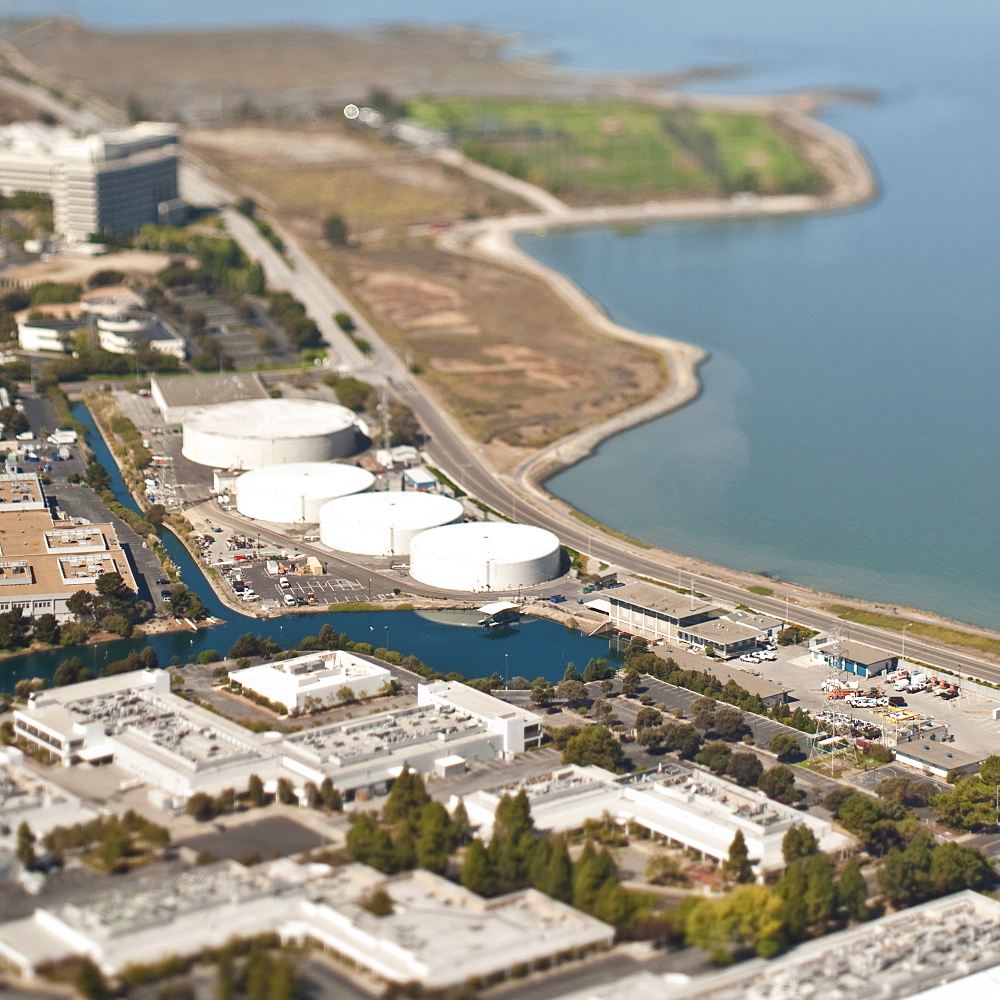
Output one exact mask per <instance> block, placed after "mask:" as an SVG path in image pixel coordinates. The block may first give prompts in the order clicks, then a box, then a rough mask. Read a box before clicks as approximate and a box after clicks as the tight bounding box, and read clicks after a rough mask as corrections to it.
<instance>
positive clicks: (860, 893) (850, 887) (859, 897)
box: [837, 858, 868, 920]
mask: <svg viewBox="0 0 1000 1000" xmlns="http://www.w3.org/2000/svg"><path fill="white" fill-rule="evenodd" d="M837 896H838V898H839V899H840V903H841V905H842V906H843V907H844V909H846V910H847V913H848V916H850V917H852V918H853V919H854V920H864V919H865V917H866V916H867V915H868V883H867V882H865V878H864V876H863V875H862V874H861V866H860V865H859V864H858V862H857V859H856V858H851V860H850V861H848V862H847V864H846V865H845V866H844V870H843V871H842V872H841V873H840V878H839V879H838V881H837Z"/></svg>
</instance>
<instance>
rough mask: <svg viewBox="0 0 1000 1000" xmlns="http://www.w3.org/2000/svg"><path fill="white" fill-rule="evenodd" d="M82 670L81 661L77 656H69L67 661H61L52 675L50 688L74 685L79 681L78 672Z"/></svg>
mask: <svg viewBox="0 0 1000 1000" xmlns="http://www.w3.org/2000/svg"><path fill="white" fill-rule="evenodd" d="M83 669H84V666H83V661H82V660H81V659H80V657H79V656H71V657H70V658H69V659H68V660H63V662H62V663H60V664H59V666H58V667H56V672H55V673H54V674H53V675H52V686H53V687H65V686H66V685H67V684H76V683H77V682H78V681H79V680H80V672H81V671H82V670H83Z"/></svg>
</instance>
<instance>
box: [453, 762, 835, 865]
mask: <svg viewBox="0 0 1000 1000" xmlns="http://www.w3.org/2000/svg"><path fill="white" fill-rule="evenodd" d="M661 768H662V770H661V771H660V773H657V774H650V775H648V776H641V777H639V778H632V777H629V776H624V777H619V776H616V775H613V774H611V773H610V772H608V771H605V770H604V769H603V768H599V767H577V766H575V765H566V766H565V767H562V768H558V769H556V770H554V771H551V772H549V773H548V774H543V775H537V776H534V777H531V778H529V779H525V780H520V781H513V782H506V783H504V784H501V785H495V786H493V787H492V788H488V789H483V790H479V791H475V792H471V793H469V794H468V795H465V796H463V797H462V800H463V802H464V803H465V808H466V810H467V811H468V814H469V818H470V820H471V821H472V822H473V823H474V824H479V825H480V826H481V828H482V830H483V831H484V832H485V833H486V835H487V836H489V833H490V832H491V831H492V825H493V816H494V813H495V812H496V807H497V805H498V804H499V802H500V799H501V797H502V796H503V795H504V794H505V793H508V794H516V793H517V792H519V791H520V790H522V789H523V790H524V791H525V792H526V794H527V796H528V800H529V802H530V804H531V814H532V817H533V819H534V821H535V825H536V827H537V828H538V829H540V830H551V831H553V832H557V833H558V832H563V831H571V830H578V829H580V828H581V827H582V826H583V825H584V823H585V822H586V821H587V820H588V819H593V818H597V817H600V816H601V815H602V814H604V813H608V814H609V815H610V816H611V817H612V819H613V820H614V821H615V822H616V823H618V824H620V825H622V826H625V825H627V824H628V823H636V824H638V825H639V826H641V827H643V828H644V829H647V830H649V831H651V832H652V833H655V834H657V835H658V836H661V837H663V838H664V839H666V840H668V841H669V842H671V843H673V844H676V845H678V846H680V847H683V848H686V849H688V850H693V851H697V852H698V853H699V854H701V855H703V856H704V857H709V858H713V859H715V860H716V861H720V862H721V861H724V860H725V859H726V858H727V857H728V856H729V848H730V846H731V844H732V842H733V836H734V835H735V833H736V831H737V830H740V831H742V833H743V837H744V839H745V840H746V844H747V849H748V851H749V854H750V860H751V862H752V863H753V865H754V868H755V870H756V871H757V872H758V874H761V875H763V874H766V873H768V872H772V871H779V870H781V869H782V868H784V866H785V862H784V859H783V857H782V853H781V842H782V839H783V838H784V836H785V833H787V831H788V829H789V828H790V827H792V826H794V825H796V824H804V825H806V826H808V827H809V828H810V829H811V830H812V831H813V833H814V834H815V836H816V839H817V841H818V842H819V844H820V850H822V851H824V852H826V853H831V854H837V853H840V852H843V851H845V850H846V849H848V848H849V847H850V845H851V843H852V841H851V839H850V838H849V837H846V836H844V835H843V834H840V833H837V832H836V831H835V830H834V829H833V826H832V824H830V823H828V822H827V821H825V820H822V819H818V818H817V817H814V816H811V815H809V814H808V813H800V812H798V810H796V809H792V808H791V807H790V806H786V805H783V804H782V803H780V802H775V801H773V800H771V799H769V798H768V797H767V796H766V795H765V794H764V793H763V792H758V791H755V790H752V789H749V788H741V787H739V786H738V785H735V784H732V783H731V782H728V781H725V780H724V779H722V778H717V777H716V776H715V775H713V774H709V773H708V772H703V771H695V770H692V769H690V768H686V767H682V766H681V765H678V764H672V763H670V764H663V765H661Z"/></svg>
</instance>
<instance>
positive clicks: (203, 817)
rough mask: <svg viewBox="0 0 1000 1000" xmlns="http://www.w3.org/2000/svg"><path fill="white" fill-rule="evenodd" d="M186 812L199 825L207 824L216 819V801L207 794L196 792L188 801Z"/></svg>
mask: <svg viewBox="0 0 1000 1000" xmlns="http://www.w3.org/2000/svg"><path fill="white" fill-rule="evenodd" d="M184 810H185V812H186V813H187V814H188V816H190V817H191V818H192V819H195V820H197V821H198V822H199V823H207V822H208V821H209V820H210V819H215V799H213V798H212V796H211V795H206V794H205V792H195V793H194V795H192V796H191V797H190V798H189V799H188V800H187V805H185V807H184Z"/></svg>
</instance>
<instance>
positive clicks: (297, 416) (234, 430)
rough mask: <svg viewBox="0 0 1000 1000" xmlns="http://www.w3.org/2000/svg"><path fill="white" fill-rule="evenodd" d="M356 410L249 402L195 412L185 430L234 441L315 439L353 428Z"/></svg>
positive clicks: (315, 403) (302, 402)
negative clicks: (187, 428)
mask: <svg viewBox="0 0 1000 1000" xmlns="http://www.w3.org/2000/svg"><path fill="white" fill-rule="evenodd" d="M356 419H357V417H356V415H355V413H354V411H353V410H349V409H348V408H347V407H346V406H339V405H338V404H336V403H323V402H320V401H319V400H315V399H246V400H239V401H238V402H234V403H223V404H221V405H219V406H212V407H210V408H207V409H202V410H196V411H195V412H194V413H192V414H190V416H188V417H186V418H185V420H184V426H185V427H190V428H196V429H198V430H199V431H201V432H202V433H206V434H217V435H220V436H229V437H234V438H253V439H260V440H274V439H276V438H296V437H316V436H318V435H322V434H334V433H337V432H339V431H344V430H346V429H347V428H349V427H351V426H352V425H353V424H354V422H355V420H356Z"/></svg>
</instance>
